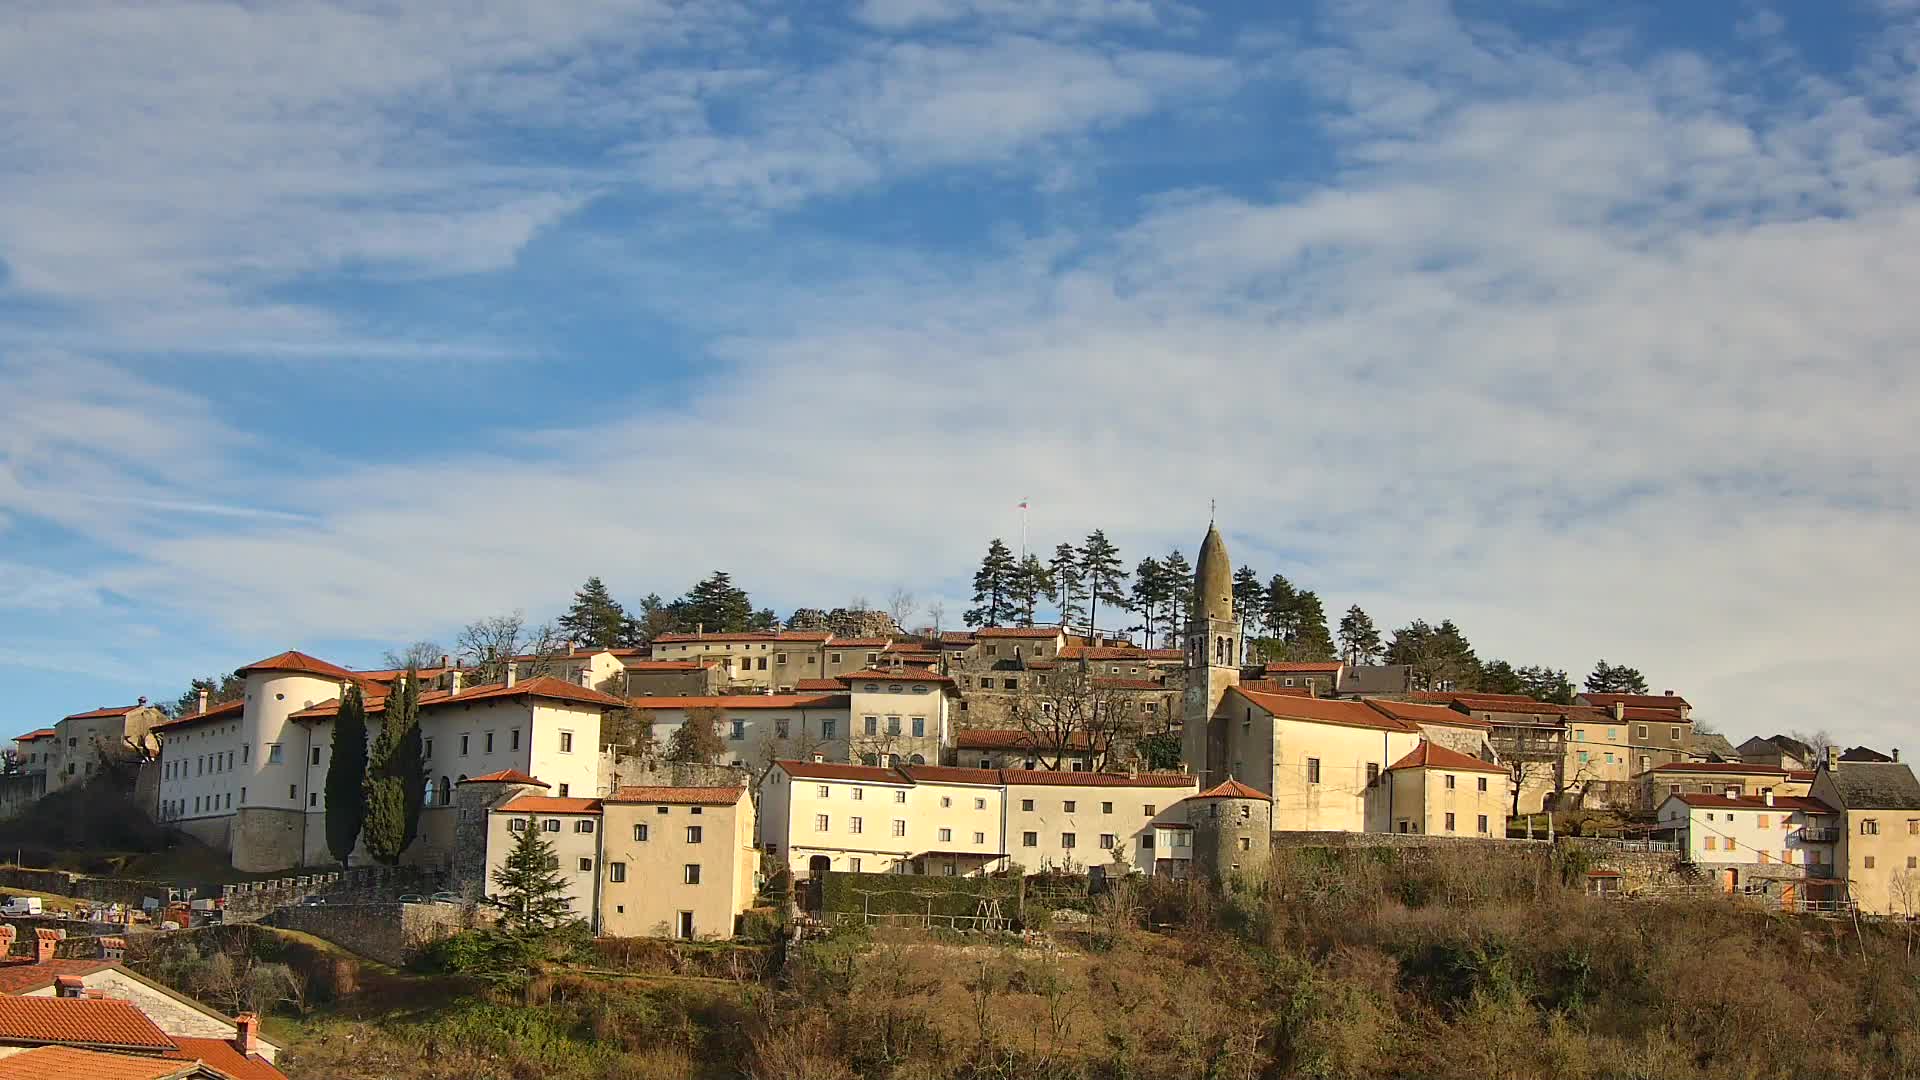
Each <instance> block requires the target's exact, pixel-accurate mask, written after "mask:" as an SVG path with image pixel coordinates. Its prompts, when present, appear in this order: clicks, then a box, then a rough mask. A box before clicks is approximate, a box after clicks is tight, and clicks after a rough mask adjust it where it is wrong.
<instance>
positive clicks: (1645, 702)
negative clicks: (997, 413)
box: [1577, 694, 1693, 712]
mask: <svg viewBox="0 0 1920 1080" xmlns="http://www.w3.org/2000/svg"><path fill="white" fill-rule="evenodd" d="M1577 700H1579V701H1584V702H1586V703H1587V704H1589V705H1598V706H1599V707H1601V708H1603V709H1611V708H1613V706H1614V705H1615V704H1616V703H1617V704H1620V705H1624V706H1626V707H1627V708H1629V709H1664V710H1668V711H1673V712H1677V711H1679V710H1681V709H1691V708H1692V707H1693V706H1691V705H1689V704H1687V699H1686V698H1683V697H1681V696H1680V695H1679V694H1581V695H1580V696H1579V698H1578V699H1577Z"/></svg>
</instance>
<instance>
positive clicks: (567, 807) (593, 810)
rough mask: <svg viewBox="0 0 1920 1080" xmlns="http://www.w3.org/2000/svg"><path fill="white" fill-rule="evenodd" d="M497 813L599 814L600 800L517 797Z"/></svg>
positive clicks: (505, 803) (538, 796)
mask: <svg viewBox="0 0 1920 1080" xmlns="http://www.w3.org/2000/svg"><path fill="white" fill-rule="evenodd" d="M493 809H494V812H495V813H501V812H506V813H517V814H597V813H599V812H600V800H599V799H561V798H556V797H554V796H551V795H516V796H514V797H513V798H511V799H508V800H507V801H506V802H504V803H501V804H500V805H499V806H496V807H494V808H493Z"/></svg>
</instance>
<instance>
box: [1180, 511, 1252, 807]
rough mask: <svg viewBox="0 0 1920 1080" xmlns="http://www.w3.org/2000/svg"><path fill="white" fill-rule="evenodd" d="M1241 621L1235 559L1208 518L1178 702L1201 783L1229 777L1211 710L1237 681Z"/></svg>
mask: <svg viewBox="0 0 1920 1080" xmlns="http://www.w3.org/2000/svg"><path fill="white" fill-rule="evenodd" d="M1240 646H1241V637H1240V622H1239V620H1238V619H1237V618H1236V617H1235V615H1234V611H1233V560H1232V559H1230V558H1228V557H1227V542H1226V540H1225V539H1223V538H1222V537H1221V535H1220V529H1219V527H1218V526H1217V525H1214V524H1213V523H1211V522H1209V523H1208V525H1207V536H1206V539H1205V540H1202V541H1201V542H1200V560H1199V563H1198V564H1197V565H1196V566H1195V567H1194V573H1193V607H1192V614H1191V616H1190V618H1189V620H1188V623H1187V648H1186V653H1187V663H1186V676H1187V687H1186V696H1185V699H1184V700H1183V701H1182V702H1181V705H1182V708H1181V714H1182V715H1181V721H1182V728H1183V735H1182V738H1181V744H1182V746H1181V749H1182V753H1183V754H1184V756H1185V757H1186V760H1187V765H1188V767H1189V768H1191V769H1192V770H1193V771H1194V772H1195V773H1197V774H1199V776H1200V777H1201V784H1202V786H1210V785H1213V784H1216V783H1219V782H1220V781H1223V780H1226V779H1229V777H1228V776H1227V771H1228V770H1227V765H1226V761H1225V760H1224V759H1225V757H1226V747H1225V738H1224V728H1223V725H1222V724H1220V723H1219V722H1217V721H1216V719H1215V715H1214V714H1215V713H1216V712H1217V711H1218V710H1219V708H1220V700H1221V699H1222V698H1223V697H1225V696H1226V693H1227V688H1228V687H1230V686H1237V685H1238V684H1239V682H1240V659H1241V658H1240Z"/></svg>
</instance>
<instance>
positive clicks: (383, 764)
mask: <svg viewBox="0 0 1920 1080" xmlns="http://www.w3.org/2000/svg"><path fill="white" fill-rule="evenodd" d="M419 703H420V678H419V675H418V673H417V672H414V671H412V670H409V671H408V672H407V674H406V677H405V679H404V680H403V681H402V682H400V683H399V684H398V685H396V686H395V687H394V688H393V692H392V693H391V694H388V695H387V708H386V714H385V715H384V716H383V717H382V719H381V722H380V734H379V735H377V736H375V737H374V740H373V746H372V748H371V749H370V750H369V751H368V753H367V780H366V800H367V809H366V820H365V822H364V823H363V825H362V827H361V832H362V834H363V835H364V836H365V838H366V845H367V853H368V854H369V855H372V856H373V857H374V859H375V860H377V861H379V862H381V863H384V864H386V865H388V866H394V865H397V864H398V863H399V862H400V853H401V852H403V851H405V850H407V845H408V844H411V843H413V839H414V837H415V835H417V834H418V832H419V829H420V807H421V804H422V803H424V802H425V798H426V788H425V786H424V785H425V784H426V769H425V767H424V765H423V763H422V760H421V759H422V756H423V748H422V746H421V740H420V724H419V715H418V714H419Z"/></svg>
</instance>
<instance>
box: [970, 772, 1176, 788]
mask: <svg viewBox="0 0 1920 1080" xmlns="http://www.w3.org/2000/svg"><path fill="white" fill-rule="evenodd" d="M1000 775H1001V777H1002V778H1003V782H1004V783H1008V784H1038V785H1042V786H1054V787H1195V786H1197V785H1198V780H1197V778H1195V777H1194V776H1192V775H1190V774H1188V773H1144V772H1143V773H1108V772H1072V771H1070V770H1055V769H1002V770H1000Z"/></svg>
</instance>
